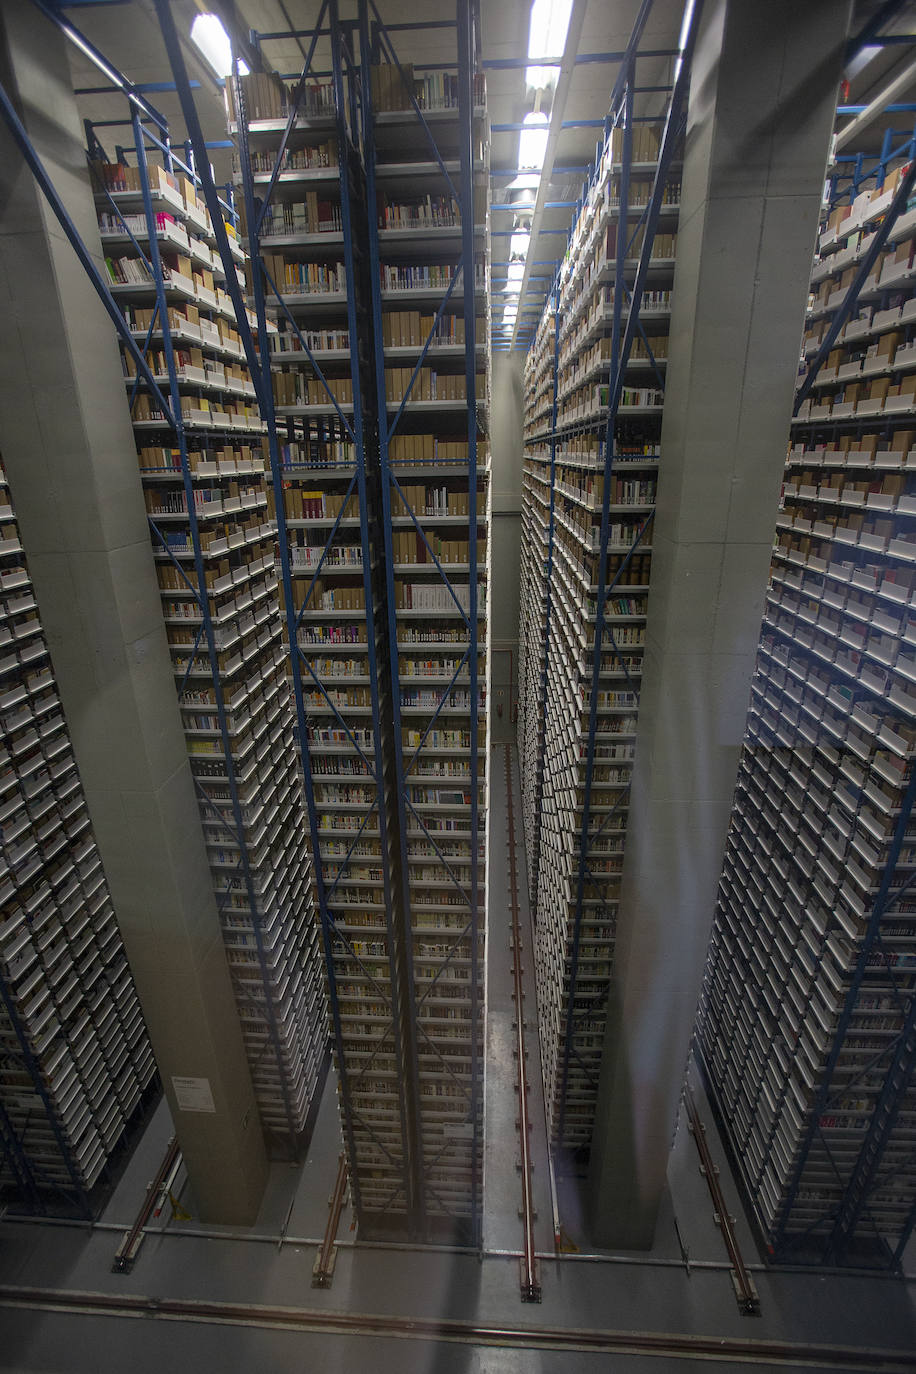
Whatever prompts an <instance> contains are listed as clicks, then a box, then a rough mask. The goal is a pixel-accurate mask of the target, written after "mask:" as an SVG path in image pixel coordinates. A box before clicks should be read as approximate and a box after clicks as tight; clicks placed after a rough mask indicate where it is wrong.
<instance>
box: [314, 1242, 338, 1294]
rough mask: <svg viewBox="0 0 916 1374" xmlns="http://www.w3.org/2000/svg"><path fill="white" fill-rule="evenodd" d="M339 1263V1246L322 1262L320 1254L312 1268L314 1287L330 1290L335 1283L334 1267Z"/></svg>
mask: <svg viewBox="0 0 916 1374" xmlns="http://www.w3.org/2000/svg"><path fill="white" fill-rule="evenodd" d="M336 1263H337V1246H336V1245H335V1246H334V1248H333V1250H332V1251H331V1253H330V1254H329V1255H328V1257H327V1259H325V1260H324V1261H322V1256H321V1254H320V1253H319V1254H318V1255H317V1257H316V1259H315V1263H314V1265H313V1266H312V1287H313V1288H330V1287H331V1284H332V1283H333V1282H334V1266H335V1265H336Z"/></svg>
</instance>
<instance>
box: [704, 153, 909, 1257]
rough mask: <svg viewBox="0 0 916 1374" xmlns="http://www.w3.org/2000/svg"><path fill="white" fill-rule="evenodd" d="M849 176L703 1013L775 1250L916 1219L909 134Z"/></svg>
mask: <svg viewBox="0 0 916 1374" xmlns="http://www.w3.org/2000/svg"><path fill="white" fill-rule="evenodd" d="M900 137H901V135H900V133H899V132H898V133H897V134H896V135H894V136H893V137H888V139H887V140H886V142H885V146H884V153H883V154H882V156H881V157H880V158H879V159H877V161H875V160H874V159H872V158H862V157H858V158H857V159H856V158H853V159H850V160H851V161H852V162H853V169H854V170H853V175H852V178H851V180H850V178H848V177H846V176H843V175H841V174H842V173H843V172H844V171H845V166H844V161H845V160H844V159H841V160H840V161H839V163H838V164H836V168H835V175H834V178H833V184H832V192H833V195H832V200H831V203H830V205H829V207H828V209H827V210H826V211H825V218H824V222H823V224H822V228H821V232H820V236H819V240H818V251H817V255H816V258H815V263H814V268H813V271H812V278H811V298H810V306H809V311H808V321H807V327H806V331H805V336H804V340H803V343H802V362H801V369H800V377H799V391H798V398H797V406H796V417H795V421H794V423H793V426H792V431H791V438H790V440H789V449H788V456H787V461H786V471H785V482H784V486H783V498H782V503H781V508H780V511H779V518H778V522H777V534H776V542H775V547H774V551H773V561H772V565H771V570H770V583H769V589H768V592H767V599H766V609H765V614H764V622H763V628H762V634H761V640H760V647H759V651H758V658H757V665H756V673H755V677H754V682H753V688H752V697H751V706H750V711H749V714H748V720H747V728H746V735H745V743H744V750H743V753H742V758H741V764H740V770H739V775H738V783H737V788H736V793H735V801H734V809H733V813H732V822H731V827H730V830H729V835H728V842H727V847H726V855H725V862H724V867H723V872H722V878H721V883H720V888H719V899H718V906H717V912H716V923H715V929H714V934H713V942H712V947H711V952H710V958H709V963H708V966H707V972H706V979H705V988H704V996H703V1001H702V1005H701V1011H700V1018H699V1023H698V1032H699V1043H700V1046H701V1049H702V1054H703V1058H704V1061H705V1065H706V1070H707V1074H708V1078H709V1081H710V1085H711V1088H712V1093H713V1098H714V1101H715V1103H716V1105H717V1108H718V1111H719V1113H720V1115H721V1117H722V1119H723V1121H724V1122H725V1127H726V1134H727V1137H728V1140H729V1142H730V1146H731V1150H732V1153H733V1155H734V1157H735V1160H736V1162H737V1165H738V1170H739V1175H740V1177H741V1179H742V1180H743V1183H744V1187H745V1192H746V1195H747V1197H748V1199H749V1202H750V1204H751V1207H752V1210H753V1214H754V1215H755V1217H756V1219H757V1222H758V1224H759V1226H760V1229H761V1231H762V1233H763V1235H764V1237H765V1239H766V1241H767V1244H768V1246H769V1249H770V1252H771V1253H772V1254H774V1255H775V1256H776V1257H777V1258H779V1259H783V1260H787V1259H788V1260H793V1261H797V1262H801V1263H805V1262H812V1261H814V1262H823V1261H827V1262H831V1263H839V1264H869V1265H873V1264H874V1265H879V1266H883V1265H891V1266H892V1265H899V1262H900V1259H901V1256H902V1254H903V1250H904V1248H905V1246H906V1243H907V1239H908V1237H909V1235H910V1233H911V1231H912V1226H913V1220H914V1216H916V1176H914V1173H913V1169H912V1157H913V1155H912V1152H913V1142H914V1138H916V1137H914V1132H916V1084H914V1080H913V1065H914V1061H916V1021H914V1018H916V997H914V993H916V960H914V954H913V940H914V926H913V913H914V911H916V907H914V904H913V901H912V880H913V872H914V870H913V861H914V858H916V848H914V834H916V818H914V816H913V811H912V807H913V799H914V795H916V774H914V767H913V757H914V745H916V695H914V681H916V668H914V663H916V660H914V657H913V649H912V643H913V625H914V621H913V612H912V606H913V603H914V589H916V581H914V574H913V558H914V552H913V551H914V549H916V483H914V476H913V474H914V472H916V449H914V448H913V441H914V417H916V342H913V339H914V322H916V294H914V289H913V282H914V277H913V252H914V234H916V209H914V208H913V207H914V197H913V190H912V187H913V181H914V177H916V169H914V167H913V165H912V164H911V163H909V162H908V159H909V158H910V157H911V155H912V147H913V144H912V131H906V133H905V137H903V141H902V144H901V143H899V142H898V140H899V139H900Z"/></svg>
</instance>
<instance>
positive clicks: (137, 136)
mask: <svg viewBox="0 0 916 1374" xmlns="http://www.w3.org/2000/svg"><path fill="white" fill-rule="evenodd" d="M166 8H167V6H166ZM160 19H161V14H160ZM169 19H171V14H169ZM163 37H164V38H165V41H166V47H167V48H168V45H169V36H168V34H167V32H166V29H165V27H164V28H163ZM173 70H174V67H173ZM188 98H189V99H191V97H190V93H189V94H188ZM133 125H134V146H135V149H136V153H137V168H138V171H139V175H140V187H141V191H142V195H143V212H144V215H145V217H146V227H147V235H148V238H149V248H150V260H151V263H152V268H153V280H154V282H155V285H156V304H157V312H158V316H159V323H160V326H161V329H162V351H163V353H164V354H165V364H166V370H167V372H168V376H169V394H170V397H171V403H172V424H171V428H172V430H173V433H174V435H175V443H176V446H177V448H178V454H179V460H180V462H181V475H182V485H183V487H184V496H185V504H186V505H187V508H188V529H189V532H190V536H191V547H192V549H193V553H194V572H195V576H196V579H197V599H198V605H199V606H200V613H201V616H202V619H203V626H204V633H205V636H206V643H207V658H208V661H209V665H210V676H211V679H212V690H213V697H214V701H215V704H216V716H217V720H218V722H219V732H220V743H221V745H222V750H223V755H224V760H225V767H226V778H227V786H228V788H229V795H230V798H231V803H232V818H233V822H234V828H235V832H236V834H237V837H238V845H239V862H240V866H241V874H242V879H243V882H244V885H245V895H246V897H247V900H248V905H249V911H250V915H251V924H252V928H253V930H254V936H255V946H256V950H257V957H258V966H259V970H260V974H261V981H262V983H263V987H264V1013H265V1019H266V1022H267V1027H268V1039H269V1041H270V1043H271V1045H272V1047H273V1052H274V1057H275V1058H276V1061H277V1070H278V1074H279V1078H280V1088H281V1093H282V1096H283V1106H284V1112H285V1115H286V1124H287V1130H288V1132H289V1147H290V1152H291V1154H292V1155H293V1157H294V1158H295V1157H296V1155H297V1153H298V1143H297V1134H298V1133H297V1130H296V1125H295V1114H294V1111H293V1105H292V1101H291V1098H290V1095H289V1085H288V1083H287V1080H286V1074H285V1070H284V1064H283V1048H282V1045H281V1043H280V1033H279V1029H278V1027H277V1018H276V1012H275V1009H274V1005H273V997H272V994H271V991H270V987H269V975H268V967H267V952H266V949H265V947H264V936H263V932H262V930H261V918H260V913H259V911H258V897H257V893H256V891H255V883H254V875H253V873H252V870H251V861H250V857H249V854H248V846H247V844H246V843H245V821H244V814H243V810H242V803H241V800H240V797H239V788H238V778H237V776H236V769H235V760H234V758H233V754H232V737H231V734H230V730H229V719H228V713H227V710H226V702H225V694H224V692H223V684H222V680H221V677H220V665H219V653H220V651H219V646H218V645H217V642H216V629H215V626H214V624H213V618H212V616H211V614H210V599H209V596H208V591H207V574H206V568H205V564H204V555H203V547H202V545H201V540H200V524H199V522H198V519H197V507H196V502H195V500H194V482H193V478H192V476H191V467H190V462H189V458H188V443H187V434H186V432H185V427H184V419H183V417H182V411H181V387H180V384H179V380H178V366H177V363H176V360H175V348H174V345H173V342H172V331H171V326H170V323H169V314H168V303H167V300H166V292H165V282H164V277H163V271H162V261H161V258H160V254H159V239H158V236H157V232H156V211H155V209H154V207H153V198H152V192H151V190H150V181H149V170H148V168H147V162H146V156H147V151H146V138H145V134H144V129H143V124H142V122H141V119H140V115H139V114H138V113H137V111H136V110H135V111H134V115H133ZM216 210H217V214H216V220H217V221H218V222H219V224H220V226H222V223H223V221H222V213H221V211H220V209H219V206H217V207H216ZM223 233H224V234H225V229H224V230H223ZM227 275H228V274H227ZM233 275H234V268H233Z"/></svg>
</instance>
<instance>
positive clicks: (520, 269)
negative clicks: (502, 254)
mask: <svg viewBox="0 0 916 1374" xmlns="http://www.w3.org/2000/svg"><path fill="white" fill-rule="evenodd" d="M524 277H525V264H524V263H523V262H510V263H509V264H508V267H507V268H506V285H505V286H504V287H503V290H504V291H506V292H508V293H509V294H512V293H514V294H515V295H518V293H519V291H520V289H521V285H522V282H523V280H524Z"/></svg>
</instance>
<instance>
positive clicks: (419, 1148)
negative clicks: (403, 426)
mask: <svg viewBox="0 0 916 1374" xmlns="http://www.w3.org/2000/svg"><path fill="white" fill-rule="evenodd" d="M370 14H371V19H372V27H371V30H370ZM359 15H360V39H361V46H362V48H363V52H364V54H365V59H366V60H364V61H363V64H362V77H363V115H364V121H365V122H364V128H363V141H364V151H365V158H366V180H367V201H368V205H369V210H370V213H369V268H370V275H371V283H372V284H371V290H372V307H373V308H372V323H373V334H374V356H375V374H376V390H377V412H378V417H379V436H378V441H379V465H380V473H381V498H382V522H383V530H384V540H385V566H386V593H387V599H388V627H389V653H390V673H391V682H392V692H391V702H392V717H393V726H394V760H395V790H396V797H395V804H396V808H397V817H398V832H399V835H400V843H401V877H402V902H403V911H404V914H405V965H406V973H407V984H408V997H409V1001H410V1006H411V1044H410V1059H409V1072H410V1075H411V1077H412V1080H413V1084H414V1089H413V1090H414V1093H415V1102H416V1103H417V1114H416V1115H417V1120H416V1127H415V1134H414V1149H415V1158H416V1161H417V1166H418V1182H419V1191H420V1196H421V1197H425V1195H426V1193H427V1191H428V1190H432V1191H434V1190H433V1189H432V1185H431V1184H430V1183H429V1181H428V1174H429V1171H430V1170H431V1169H432V1168H433V1167H434V1166H435V1164H436V1163H437V1161H438V1157H439V1156H434V1157H433V1158H432V1159H431V1160H427V1159H425V1158H424V1151H423V1143H422V1122H421V1120H420V1119H419V1118H420V1112H419V1103H420V1091H419V1067H418V1057H419V1041H420V1039H421V1038H422V1040H423V1042H424V1047H425V1048H426V1049H427V1050H428V1051H431V1052H433V1053H434V1054H436V1055H437V1056H438V1057H439V1058H440V1059H441V1060H442V1063H443V1066H444V1067H446V1068H448V1065H447V1063H446V1061H445V1059H444V1057H443V1056H442V1055H441V1052H440V1051H439V1050H438V1048H437V1047H436V1046H435V1044H434V1042H433V1041H432V1040H431V1039H430V1038H429V1036H428V1035H427V1034H426V1033H425V1031H424V1029H423V1025H422V1022H421V1020H420V1019H419V1017H418V1015H417V1013H418V1012H419V1011H420V1010H421V1008H422V1005H423V1003H424V1001H425V1000H426V998H427V997H428V995H429V992H430V991H431V990H432V987H433V986H435V982H436V979H438V977H439V976H440V975H441V974H442V973H443V972H444V971H445V969H446V967H447V966H448V964H449V963H450V961H451V959H452V958H453V957H454V955H455V953H456V951H457V950H458V949H459V948H460V945H461V943H462V942H463V941H464V940H466V939H467V940H469V942H470V951H471V953H470V962H471V969H470V995H471V1028H470V1034H471V1052H470V1058H471V1074H470V1077H471V1082H470V1091H469V1093H468V1094H467V1104H468V1107H467V1124H468V1125H469V1126H470V1130H471V1137H470V1139H471V1144H470V1159H471V1164H470V1169H471V1218H472V1226H471V1244H472V1245H473V1246H474V1247H479V1245H480V1243H481V1204H480V1197H479V1183H478V1175H479V1169H480V1160H481V1155H482V1132H483V1121H482V1082H481V1078H482V1074H481V1063H480V1053H479V1049H478V1027H479V1021H480V1014H481V1003H480V989H479V982H480V969H479V935H480V896H481V883H480V874H479V863H478V847H479V830H480V824H479V752H478V741H477V736H478V726H479V720H480V692H479V684H478V625H479V615H478V611H479V607H478V574H477V515H476V492H477V401H476V375H477V367H476V347H477V345H476V338H477V335H476V325H475V298H476V292H477V286H476V273H475V260H474V239H475V235H474V199H473V171H474V162H473V139H472V131H473V119H474V66H475V59H476V55H477V49H478V47H479V32H478V26H477V16H476V12H475V7H474V5H473V4H472V2H471V0H457V3H456V19H455V20H454V21H452V20H448V21H432V22H430V23H427V22H425V21H421V22H418V23H417V24H413V25H386V24H385V23H384V21H383V20H382V18H381V15H380V14H379V11H378V9H377V7H376V4H375V0H360V6H359ZM446 26H448V27H449V28H454V29H455V31H456V40H457V69H458V123H459V169H460V170H459V175H460V186H459V188H458V191H457V194H456V188H455V186H454V183H453V182H452V179H451V176H450V174H449V172H448V170H447V168H446V165H445V159H444V157H443V156H442V154H441V152H440V150H439V148H438V145H437V142H436V138H435V135H434V134H433V132H432V129H431V127H430V124H429V122H428V121H427V120H426V118H425V117H424V115H423V112H422V110H421V109H420V107H419V105H418V103H417V101H416V98H415V96H414V94H413V91H412V89H411V88H410V85H409V83H408V81H407V77H406V75H405V73H404V69H403V66H402V64H401V62H400V60H399V58H398V55H397V51H396V49H395V46H394V43H393V41H392V39H391V33H392V32H394V31H397V30H399V29H408V30H423V29H426V28H428V27H435V28H443V27H446ZM370 52H371V53H373V54H375V53H380V54H384V55H385V56H387V57H388V58H389V59H390V60H391V61H392V62H393V65H395V66H396V67H397V70H398V72H399V75H400V78H401V81H402V83H403V85H404V88H405V92H406V94H407V95H408V97H409V101H410V106H411V108H412V110H413V112H414V114H415V116H416V118H417V120H418V123H419V126H420V130H421V131H422V134H423V137H424V139H425V141H426V142H427V144H428V145H429V148H430V151H431V153H432V157H433V159H434V160H435V161H436V162H437V163H438V164H439V167H440V170H441V172H442V175H443V178H444V179H445V182H446V185H447V186H448V188H449V190H450V191H451V194H452V195H453V196H454V198H455V199H456V200H458V202H459V205H460V210H461V226H462V237H461V252H460V258H459V261H458V262H457V263H456V264H455V266H454V268H453V271H452V275H451V278H450V281H449V285H448V287H447V288H446V290H445V293H444V295H443V297H442V300H441V302H440V304H439V307H438V309H437V311H436V315H435V318H434V322H433V326H432V329H431V331H430V333H429V335H428V336H427V338H426V340H425V342H424V344H423V346H422V349H421V352H420V356H419V358H418V360H417V362H416V365H415V366H414V368H413V371H412V375H411V377H410V380H409V381H408V384H407V387H406V389H405V392H404V395H403V397H402V398H401V401H400V402H399V403H398V404H397V406H396V407H395V406H394V405H392V404H390V403H389V402H388V400H387V398H386V385H385V354H384V344H383V339H382V300H381V273H380V266H381V259H380V245H379V234H378V222H377V217H376V215H375V213H374V206H375V203H376V148H375V133H374V126H373V120H372V107H371V100H370V99H369V90H368V85H369V62H368V56H369V53H370ZM459 282H460V284H461V290H462V296H463V313H464V334H465V344H464V365H465V394H466V406H467V413H468V417H469V423H468V464H467V473H468V492H469V498H468V500H469V511H470V515H469V524H468V564H469V569H470V572H469V579H468V587H469V593H468V608H467V610H465V609H464V608H463V607H462V605H461V603H460V601H459V598H458V596H457V594H456V591H455V587H454V585H453V583H452V581H451V579H450V578H449V576H448V574H447V572H446V569H445V567H444V566H443V565H442V563H441V562H440V561H439V559H438V558H437V557H436V555H435V553H434V552H433V549H432V542H431V538H430V537H429V536H428V535H427V533H426V531H425V529H424V526H423V521H422V518H421V515H420V514H419V513H418V512H417V511H416V510H415V509H414V507H413V506H412V504H411V502H410V501H409V500H408V499H407V496H406V495H405V493H404V490H403V487H402V486H401V483H400V482H399V481H398V478H397V475H396V473H395V471H394V466H393V463H392V458H391V443H392V440H393V439H394V438H395V435H396V433H397V430H398V425H399V424H400V421H401V418H402V415H403V412H404V407H405V406H406V405H407V404H408V402H409V400H410V397H411V393H412V391H413V388H414V385H415V383H416V380H417V378H418V376H419V373H420V368H421V367H422V366H423V362H424V360H425V358H426V355H427V352H428V350H429V348H430V346H431V344H432V342H433V340H434V338H435V334H436V329H437V327H438V324H439V320H440V318H441V317H442V314H443V311H444V309H445V306H446V305H447V304H448V302H449V300H450V299H451V298H452V295H453V293H454V291H455V288H456V287H457V285H458V283H459ZM391 411H394V415H393V418H392V417H391V415H390V412H391ZM395 494H396V495H397V497H398V498H399V500H400V503H401V504H402V505H403V507H404V508H405V510H406V511H407V514H408V516H409V517H410V520H411V522H412V524H413V526H414V528H415V530H416V533H417V535H418V537H419V538H420V539H421V540H422V542H423V545H424V547H425V549H426V553H427V556H428V557H429V558H430V559H431V560H432V562H433V563H434V564H435V566H436V569H437V572H438V574H439V578H440V579H441V582H442V585H443V586H444V587H445V588H446V589H447V591H448V593H449V596H450V597H451V600H452V602H453V603H454V605H455V606H456V608H457V609H458V611H459V612H460V615H461V619H462V621H463V623H464V625H465V627H466V629H467V632H468V647H467V649H466V650H465V651H464V654H463V655H462V657H461V659H460V661H459V664H458V667H457V668H456V669H455V671H454V674H453V677H452V680H451V682H450V683H449V685H448V686H447V688H446V690H445V691H444V692H443V694H442V698H441V701H440V704H439V707H438V708H437V709H436V711H435V712H434V714H433V716H432V718H431V720H430V722H429V725H428V726H427V727H426V729H425V731H424V735H423V739H422V740H421V743H420V744H419V745H418V746H417V747H416V748H415V749H414V750H413V752H412V754H411V755H410V757H409V758H408V757H407V756H406V751H405V748H404V745H403V738H402V730H401V714H400V696H401V674H400V659H399V653H398V642H397V629H396V619H397V615H396V598H395V579H394V567H395V563H394V551H393V544H392V524H391V516H392V497H393V496H394V495H395ZM472 496H473V505H472V504H471V500H472ZM465 666H467V669H468V680H469V696H470V735H471V741H470V748H469V773H470V784H469V793H470V879H469V882H468V884H467V888H466V887H465V885H464V883H463V882H462V881H461V879H460V878H459V877H458V876H457V874H456V873H455V871H454V870H453V868H452V866H451V865H450V864H449V863H448V861H447V859H446V858H445V857H444V855H443V854H442V852H441V849H440V848H439V845H438V844H437V843H436V841H435V839H434V837H433V835H432V833H431V832H430V831H429V829H428V828H427V826H426V824H425V822H424V821H423V818H422V816H421V814H420V813H419V812H418V811H417V810H416V809H415V807H414V805H413V803H412V801H411V797H410V784H411V774H412V772H413V769H414V767H415V765H416V764H417V762H418V760H419V758H420V756H421V753H422V750H423V745H424V743H425V742H426V739H427V737H428V736H429V734H430V732H431V730H432V729H433V726H434V725H435V723H436V721H437V719H438V717H439V714H440V712H441V711H442V709H443V708H444V707H445V706H446V704H447V702H448V700H449V698H450V696H451V694H452V693H453V692H454V691H455V689H456V687H457V685H458V683H459V679H460V677H461V673H462V670H463V669H464V667H465ZM411 826H419V828H420V830H421V831H422V832H423V834H424V835H425V837H426V839H427V840H428V841H429V843H430V844H431V845H432V847H433V850H434V853H435V854H436V856H437V858H438V862H439V864H440V865H441V867H442V870H443V873H444V874H445V876H446V877H447V879H448V880H449V882H450V883H451V885H452V886H453V888H454V890H455V892H456V894H457V896H458V899H459V901H460V903H461V904H462V906H466V907H467V908H469V916H468V921H467V925H466V927H465V928H464V930H463V931H462V932H461V933H460V934H459V936H458V937H457V939H455V940H453V941H452V943H451V947H450V949H449V952H448V953H447V954H446V955H445V956H444V957H443V958H442V961H441V963H440V965H439V970H438V972H437V974H436V977H435V978H434V979H433V981H432V983H431V985H430V987H429V988H428V989H427V991H426V992H425V993H423V995H422V996H421V997H420V998H419V999H418V998H417V996H416V990H415V984H414V978H413V955H412V950H411V946H410V938H409V919H408V917H409V913H410V910H411V897H410V890H409V864H408V840H407V837H408V832H409V830H410V828H411ZM422 1224H423V1225H424V1226H425V1221H424V1222H423V1223H422Z"/></svg>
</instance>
